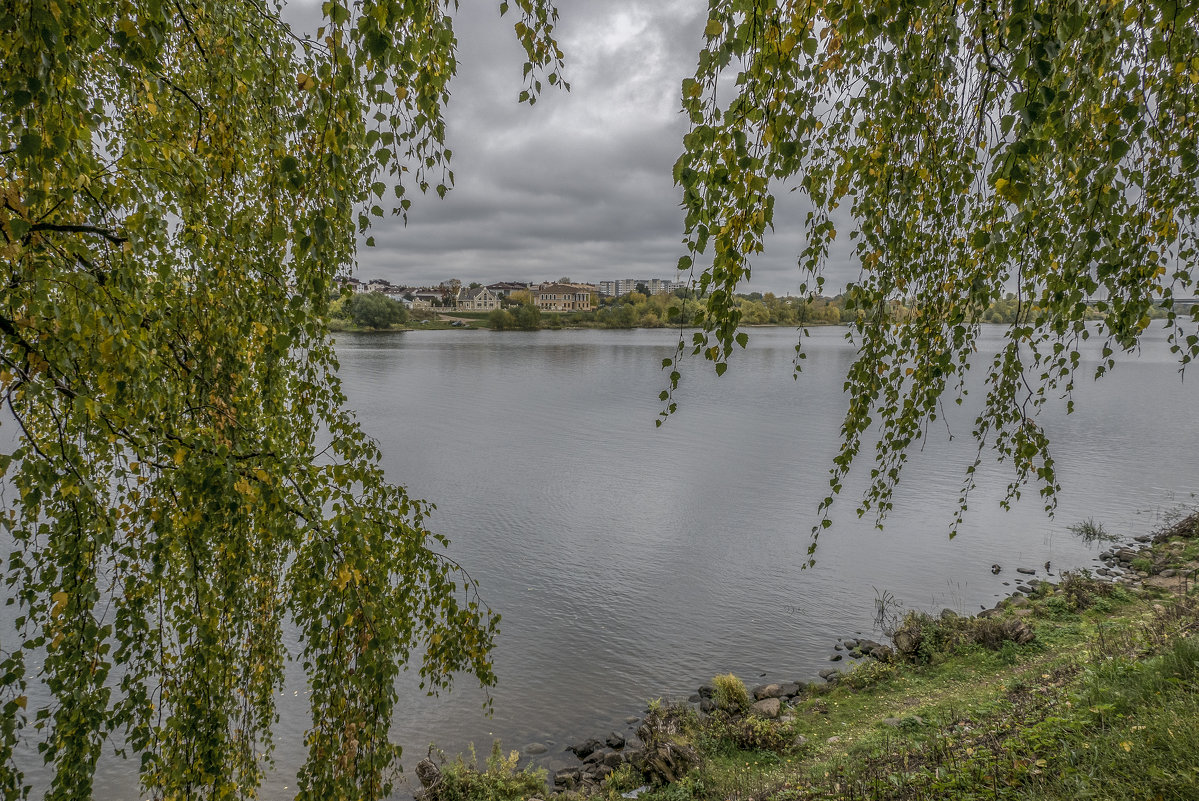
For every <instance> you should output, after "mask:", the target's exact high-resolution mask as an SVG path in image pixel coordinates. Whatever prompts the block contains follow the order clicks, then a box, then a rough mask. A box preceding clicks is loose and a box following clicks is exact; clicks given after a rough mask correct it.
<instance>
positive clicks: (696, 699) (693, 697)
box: [687, 693, 702, 704]
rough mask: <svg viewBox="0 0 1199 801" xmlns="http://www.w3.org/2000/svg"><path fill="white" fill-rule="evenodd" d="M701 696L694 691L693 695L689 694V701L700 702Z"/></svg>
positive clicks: (692, 702)
mask: <svg viewBox="0 0 1199 801" xmlns="http://www.w3.org/2000/svg"><path fill="white" fill-rule="evenodd" d="M701 697H702V696H700V694H699V693H692V694H691V695H689V696H687V703H689V704H698V703H699V702H700V698H701Z"/></svg>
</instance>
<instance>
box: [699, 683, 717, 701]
mask: <svg viewBox="0 0 1199 801" xmlns="http://www.w3.org/2000/svg"><path fill="white" fill-rule="evenodd" d="M715 695H716V687H715V685H712V684H701V685H699V697H700V698H712V697H714V696H715Z"/></svg>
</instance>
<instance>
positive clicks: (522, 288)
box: [487, 281, 529, 298]
mask: <svg viewBox="0 0 1199 801" xmlns="http://www.w3.org/2000/svg"><path fill="white" fill-rule="evenodd" d="M487 288H488V289H490V290H491V292H492V294H495V295H498V296H500V297H505V298H507V297H511V296H512V293H513V292H527V291H528V290H529V285H528V284H524V283H521V282H520V281H500V282H499V283H496V284H488V285H487Z"/></svg>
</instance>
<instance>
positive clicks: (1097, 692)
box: [425, 515, 1199, 801]
mask: <svg viewBox="0 0 1199 801" xmlns="http://www.w3.org/2000/svg"><path fill="white" fill-rule="evenodd" d="M1136 561H1137V565H1136V567H1135V570H1136V571H1137V572H1139V573H1145V574H1147V575H1146V576H1144V577H1141V576H1137V577H1136V578H1139V579H1141V581H1140V586H1139V587H1132V586H1128V585H1124V584H1121V583H1119V582H1112V581H1110V580H1107V579H1106V578H1103V577H1098V578H1092V577H1090V576H1088V575H1086V574H1072V575H1069V576H1066V577H1064V578H1063V580H1062V581H1061V583H1059V584H1057V585H1053V584H1049V583H1039V584H1037V586H1036V587H1035V590H1034V591H1032V592H1031V593H1030V594H1028V595H1015V596H1013V597H1012V598H1009V599H1006V600H1005V601H1004V602H1002V603H1001V604H1000V605H999V606H998V607H997V608H996V610H993V611H991V612H989V613H985V614H984V615H980V616H978V617H959V616H957V615H953V614H952V613H947V614H945V615H943V616H939V617H931V616H928V615H920V614H909V615H907V616H905V617H904V618H903V619H902V620H898V621H897V622H896V624H895V626H894V631H893V642H894V644H895V646H896V648H895V651H894V653H893V656H891V657H890V658H889V659H887V660H886V661H879V660H868V661H865V662H862V663H859V664H858V665H856V666H854V667H853V668H852V669H851V670H848V671H847V672H845V673H843V674H842V675H841V676H839V677H836V678H835V679H834V680H833V681H830V682H828V683H823V684H821V683H817V684H813V685H809V686H807V687H805V688H803V690H802V692H800V693H799V694H798V695H795V696H794V697H792V698H790V699H789V700H785V701H779V700H778V699H777V697H773V698H772V695H773V694H772V693H771V692H770V691H769V690H767V689H766V688H755V689H756V690H757V693H755V692H754V691H747V690H745V688H744V685H743V684H741V682H740V681H739V680H737V679H736V678H735V677H718V679H719V680H718V681H715V682H714V683H713V684H712V685H711V686H709V687H707V688H706V689H705V693H704V695H705V697H706V698H708V699H710V701H711V702H712V703H709V704H707V705H706V708H707V709H708V710H709V711H708V712H706V713H705V712H700V711H699V710H697V709H696V708H695V707H694V706H693V705H691V704H682V703H681V704H674V705H672V704H662V703H652V704H651V706H650V709H649V711H648V714H647V715H646V717H645V719H644V720H643V722H642V724H641V725H640V726H639V728H638V735H639V738H640V741H641V742H640V743H631V744H630V745H629V746H628V747H627V748H625V749H622V751H623V753H621V754H620V756H619V757H616V758H613V757H612V755H611V753H612V750H611V749H602V750H599V751H597V753H600V754H601V756H600V757H599V758H598V759H597V758H595V757H592V756H591V754H588V759H584V760H583V763H582V765H581V766H580V768H579V769H578V770H570V769H568V770H567V771H565V772H563V771H559V773H558V775H556V776H555V777H553V779H554V784H555V786H556V788H557V790H556V791H554V792H556V794H557V795H559V796H561V797H563V798H575V797H580V796H582V795H590V796H593V797H601V798H606V799H610V801H615V799H618V798H620V797H622V795H624V796H625V797H630V796H633V795H636V796H638V797H640V798H642V799H644V800H645V801H709V799H710V800H712V801H715V800H716V799H737V800H738V801H742V800H744V801H749V800H750V799H752V800H753V801H801V800H802V801H807V800H808V799H813V800H815V799H942V798H954V799H1020V800H1023V799H1029V800H1032V799H1038V800H1040V799H1044V800H1046V801H1047V800H1048V799H1072V798H1079V799H1081V798H1089V799H1094V798H1098V799H1106V798H1112V799H1115V798H1121V799H1123V798H1145V799H1178V801H1182V800H1183V799H1195V798H1199V763H1197V762H1196V761H1195V758H1194V755H1195V754H1196V753H1199V636H1196V631H1197V630H1199V592H1196V589H1195V582H1196V577H1197V575H1199V515H1191V516H1190V517H1188V518H1185V519H1184V520H1182V521H1180V522H1178V523H1176V524H1175V525H1173V526H1171V527H1169V528H1167V529H1164V530H1162V531H1160V532H1158V533H1157V534H1156V535H1155V536H1154V537H1153V541H1152V542H1151V543H1149V544H1147V545H1146V546H1145V547H1144V548H1143V549H1142V551H1141V553H1140V555H1139V556H1138V558H1137V560H1136ZM1141 568H1149V569H1148V570H1143V569H1141ZM755 695H757V696H761V697H758V698H755ZM597 765H603V766H604V767H596V766H597ZM597 778H598V780H597ZM545 779H546V777H545V776H544V772H541V771H537V770H536V769H534V768H527V769H525V770H524V771H521V770H519V769H518V768H517V762H516V760H515V759H511V758H509V759H504V758H503V757H502V755H498V758H493V759H492V760H491V761H490V763H489V766H488V767H487V768H486V769H484V770H482V771H479V770H476V769H474V768H473V767H471V766H470V765H468V764H467V763H466V762H463V761H459V762H457V763H454V764H449V765H444V766H443V770H442V772H441V777H440V780H439V783H438V784H436V785H435V786H433V787H431V788H429V789H428V790H427V791H426V793H425V794H426V796H428V797H429V798H430V801H468V800H470V799H483V798H487V799H491V800H492V801H509V800H510V799H511V800H514V799H527V798H531V797H535V796H536V797H545V796H546V794H547V792H548V791H547V790H546V789H545V784H544V781H545Z"/></svg>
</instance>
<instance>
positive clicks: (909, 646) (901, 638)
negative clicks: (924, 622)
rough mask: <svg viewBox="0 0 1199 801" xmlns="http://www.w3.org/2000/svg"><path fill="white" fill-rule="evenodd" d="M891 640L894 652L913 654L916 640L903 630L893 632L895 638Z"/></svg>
mask: <svg viewBox="0 0 1199 801" xmlns="http://www.w3.org/2000/svg"><path fill="white" fill-rule="evenodd" d="M892 639H893V640H894V642H895V650H896V651H899V652H900V653H901V654H910V653H912V652H914V651H915V650H916V645H917V644H918V643H917V642H916V638H915V637H913V636H912V635H911V633H910V632H908V631H905V630H900V631H897V632H895V636H894V637H893V638H892Z"/></svg>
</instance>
